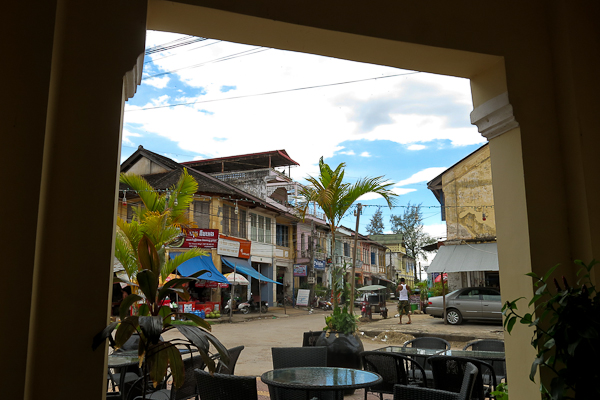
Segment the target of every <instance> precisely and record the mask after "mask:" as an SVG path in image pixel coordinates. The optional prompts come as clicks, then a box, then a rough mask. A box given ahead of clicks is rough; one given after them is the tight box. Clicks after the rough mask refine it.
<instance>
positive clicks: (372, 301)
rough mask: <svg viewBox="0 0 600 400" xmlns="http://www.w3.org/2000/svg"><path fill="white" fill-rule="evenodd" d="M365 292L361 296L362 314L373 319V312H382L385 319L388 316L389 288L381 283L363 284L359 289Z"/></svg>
mask: <svg viewBox="0 0 600 400" xmlns="http://www.w3.org/2000/svg"><path fill="white" fill-rule="evenodd" d="M357 290H359V291H361V292H363V293H364V294H363V295H362V296H361V301H360V304H361V316H363V317H367V318H369V319H372V316H373V313H380V314H381V316H382V317H383V318H384V319H385V318H387V316H388V309H387V306H386V292H387V288H386V287H385V286H381V285H369V286H363V287H361V288H359V289H357Z"/></svg>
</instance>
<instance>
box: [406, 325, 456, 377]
mask: <svg viewBox="0 0 600 400" xmlns="http://www.w3.org/2000/svg"><path fill="white" fill-rule="evenodd" d="M402 347H416V348H420V349H434V350H450V343H448V341H446V340H444V339H441V338H437V337H428V336H424V337H418V338H415V339H413V340H409V341H408V342H405V343H404V345H402ZM411 358H413V359H414V360H415V361H416V362H418V363H419V365H420V366H421V367H423V369H424V370H425V379H427V382H429V386H430V387H432V383H433V374H432V373H431V368H430V367H429V364H427V357H422V356H411ZM411 375H414V377H415V379H420V376H419V371H417V370H412V371H411Z"/></svg>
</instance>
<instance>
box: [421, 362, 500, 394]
mask: <svg viewBox="0 0 600 400" xmlns="http://www.w3.org/2000/svg"><path fill="white" fill-rule="evenodd" d="M427 362H429V364H430V365H431V370H432V372H433V387H434V388H435V389H440V390H447V391H450V392H455V393H458V392H460V391H461V386H460V383H459V382H461V381H462V379H463V377H464V375H465V373H466V372H465V371H466V368H467V364H472V365H474V366H475V367H476V368H477V370H478V371H479V373H478V374H477V377H476V378H475V382H474V386H473V393H472V397H471V398H472V399H477V400H484V399H485V398H491V394H490V393H491V392H492V391H494V390H495V389H496V374H495V373H494V368H493V367H492V366H491V364H489V363H487V362H485V361H481V360H476V359H474V358H467V357H452V356H433V357H430V358H429V359H428V360H427ZM486 382H488V383H486Z"/></svg>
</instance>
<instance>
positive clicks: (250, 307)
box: [238, 298, 269, 314]
mask: <svg viewBox="0 0 600 400" xmlns="http://www.w3.org/2000/svg"><path fill="white" fill-rule="evenodd" d="M259 307H260V311H261V312H262V313H266V312H267V311H269V306H268V305H267V302H266V301H261V302H260V306H259V304H258V303H257V302H255V301H254V299H252V298H250V300H249V301H247V302H245V303H240V305H239V306H238V308H239V310H240V311H241V312H242V313H244V314H248V313H249V312H251V311H252V312H255V311H256V312H258V310H259Z"/></svg>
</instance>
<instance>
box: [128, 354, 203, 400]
mask: <svg viewBox="0 0 600 400" xmlns="http://www.w3.org/2000/svg"><path fill="white" fill-rule="evenodd" d="M204 366H205V365H204V361H202V356H200V355H197V356H193V357H189V358H186V359H184V360H183V367H184V368H185V377H184V380H183V385H181V386H180V387H178V388H171V389H170V390H169V389H161V390H156V391H153V392H152V393H147V394H146V399H149V400H185V399H191V398H195V399H196V400H199V398H198V387H197V386H196V375H195V374H194V370H195V369H200V370H201V369H204ZM141 398H142V397H136V398H135V400H141Z"/></svg>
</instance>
